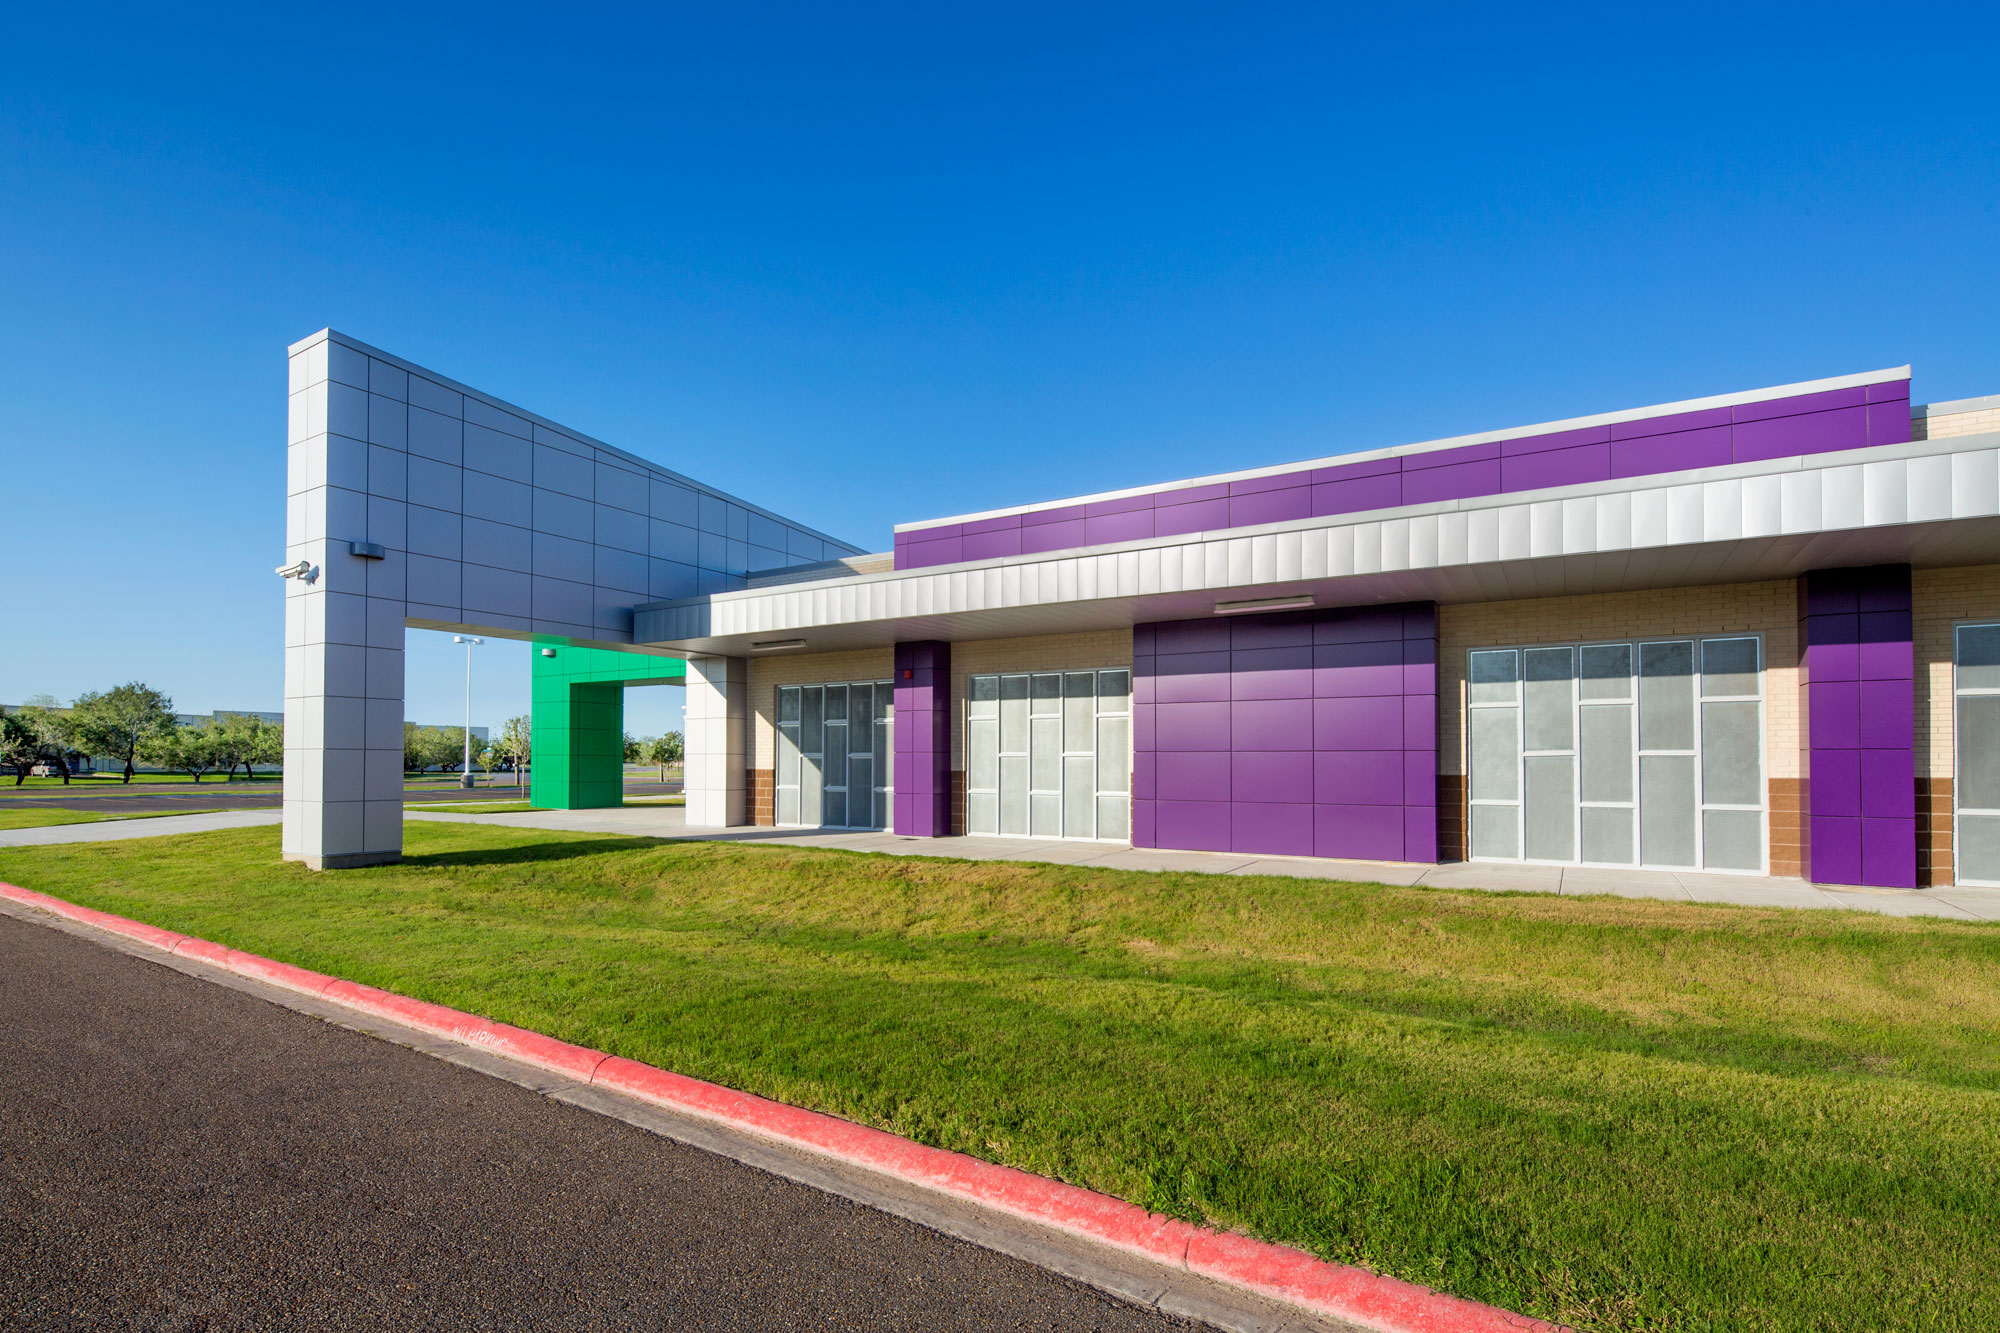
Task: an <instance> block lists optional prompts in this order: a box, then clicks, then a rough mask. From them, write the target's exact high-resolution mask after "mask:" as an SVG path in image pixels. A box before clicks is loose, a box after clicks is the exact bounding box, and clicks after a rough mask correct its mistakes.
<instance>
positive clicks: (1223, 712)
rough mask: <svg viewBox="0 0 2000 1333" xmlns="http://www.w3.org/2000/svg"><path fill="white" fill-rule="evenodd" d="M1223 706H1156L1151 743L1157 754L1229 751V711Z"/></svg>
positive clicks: (1204, 704) (1202, 704)
mask: <svg viewBox="0 0 2000 1333" xmlns="http://www.w3.org/2000/svg"><path fill="white" fill-rule="evenodd" d="M1232 706H1233V705H1230V704H1226V703H1201V704H1155V705H1154V706H1153V725H1154V743H1155V744H1156V745H1158V746H1159V749H1160V753H1162V754H1165V753H1166V752H1168V751H1169V750H1179V751H1191V750H1204V751H1208V752H1210V753H1214V754H1222V753H1226V752H1227V751H1228V750H1229V710H1230V708H1231V707H1232Z"/></svg>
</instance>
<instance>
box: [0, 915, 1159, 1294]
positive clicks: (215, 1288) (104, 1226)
mask: <svg viewBox="0 0 2000 1333" xmlns="http://www.w3.org/2000/svg"><path fill="white" fill-rule="evenodd" d="M0 1043H4V1044H0V1328H6V1329H10V1330H17V1329H37V1330H39V1329H84V1328H89V1329H140V1328H143V1329H148V1330H161V1331H162V1333H177V1331H184V1333H197V1331H200V1330H221V1329H268V1328H284V1329H288V1330H291V1329H297V1330H319V1329H360V1328H367V1329H385V1328H386V1329H405V1328H407V1329H511V1328H537V1329H544V1328H558V1329H571V1328H576V1329H672V1330H676V1331H678V1330H710V1329H717V1330H719V1329H760V1330H761V1329H868V1330H877V1329H880V1330H892V1329H912V1330H919V1329H921V1330H946V1329H1064V1330H1084V1329H1103V1330H1123V1329H1133V1330H1139V1329H1147V1330H1166V1329H1177V1330H1184V1331H1185V1330H1192V1329H1195V1328H1198V1327H1199V1326H1198V1325H1194V1324H1190V1323H1186V1322H1184V1321H1181V1320H1177V1319H1173V1318H1170V1317H1167V1316H1164V1315H1161V1314H1159V1313H1157V1312H1154V1311H1145V1310H1140V1309H1138V1308H1136V1307H1132V1306H1128V1305H1124V1304H1122V1303H1120V1302H1117V1301H1115V1300H1113V1299H1112V1298H1110V1297H1108V1296H1105V1295H1103V1294H1102V1293H1099V1292H1097V1291H1096V1290H1094V1289H1092V1288H1089V1287H1085V1286H1082V1285H1080V1284H1078V1283H1074V1282H1071V1281H1069V1280H1068V1279H1066V1278H1062V1277H1058V1276H1056V1275H1055V1274H1052V1273H1049V1272H1046V1271H1044V1270H1042V1269H1039V1268H1036V1267H1034V1266H1032V1265H1029V1264H1025V1263H1022V1262H1021V1261H1019V1260H1016V1259H1011V1258H1008V1257H1006V1256H1003V1255H999V1254H995V1253H993V1252H991V1251H987V1250H982V1249H979V1248H977V1247H975V1246H972V1245H968V1244H965V1243H964V1242H961V1241H957V1240H953V1239H951V1238H949V1237H946V1236H943V1235H940V1234H938V1233H935V1232H931V1231H927V1230H925V1229H923V1228H921V1227H918V1226H916V1225H914V1224H912V1223H909V1222H905V1221H903V1220H901V1219H899V1218H895V1217H891V1216H889V1215H888V1214H885V1213H880V1212H877V1211H875V1210H873V1209H869V1208H866V1207H863V1206H861V1205H859V1204H855V1203H851V1202H849V1201H847V1200H844V1199H840V1198H837V1197H834V1196H832V1195H827V1194H822V1193H819V1192H818V1191H815V1190H812V1189H808V1188H806V1187H805V1186H802V1185H797V1184H794V1183H792V1182H790V1181H786V1180H782V1179H780V1178H778V1177H775V1176H771V1175H767V1174H765V1173H763V1172H761V1171H757V1170H755V1169H753V1168H751V1167H748V1166H744V1165H741V1164H740V1163H737V1162H734V1161H731V1160H729V1159H727V1158H723V1157H717V1156H713V1155H711V1154H708V1153H705V1152H701V1151H699V1150H697V1149H693V1148H689V1147H685V1146H682V1145H680V1144H677V1143H674V1142H672V1141H670V1140H667V1139H662V1138H659V1137H657V1136H655V1135H652V1134H648V1133H645V1132H644V1131H642V1130H638V1129H634V1128H632V1127H630V1126H627V1125H625V1124H622V1123H620V1122H617V1121H614V1120H609V1119H606V1118H603V1117H601V1116H597V1115H594V1114H591V1113H590V1112H587V1111H583V1110H579V1109H577V1108H574V1107H570V1106H565V1105H562V1104H560V1103H557V1102H553V1101H550V1100H548V1099H547V1098H544V1097H541V1096H538V1095H537V1094H535V1093H533V1092H530V1091H528V1090H527V1089H524V1088H520V1087H516V1086H514V1085H513V1084H510V1083H505V1082H502V1081H500V1080H498V1079H493V1078H489V1077H487V1076H485V1075H482V1074H477V1073H474V1072H472V1071H470V1070H466V1069H461V1068H459V1067H457V1066H455V1065H451V1064H447V1063H445V1062H443V1061H440V1060H436V1059H433V1058H431V1057H429V1056H425V1055H422V1054H420V1053H418V1052H416V1051H412V1050H408V1049H406V1048H404V1047H401V1046H397V1045H393V1044H391V1043H389V1042H385V1041H380V1040H377V1039H375V1038H372V1037H367V1036H363V1035H360V1034H358V1033H354V1032H349V1031H347V1030H345V1029H343V1028H339V1027H335V1026H333V1025H331V1024H328V1023H323V1022H321V1021H319V1020H317V1019H314V1018H310V1017H307V1016H305V1015H302V1014H297V1013H293V1012H292V1011H290V1010H287V1009H283V1008H280V1007H278V1006H276V1005H273V1004H269V1003H267V1002H265V1001H262V1000H259V999H257V998H255V997H253V996H249V995H245V994H242V993H239V992H237V991H233V990H229V989H226V988H223V987H220V986H216V985H214V984H212V983H209V982H206V981H202V980H198V979H196V978H193V977H188V976H185V975H183V974H181V973H179V972H176V971H173V970H171V969H169V968H166V967H162V966H160V965H158V964H155V963H150V962H146V961H143V960H141V959H138V958H134V957H131V956H129V955H127V954H123V953H119V952H117V951H115V950H112V949H108V948H105V947H103V946H101V945H98V944H95V943H92V942H90V941H88V940H84V939H79V938H76V937H74V936H71V935H68V934H64V933H62V932H59V931H56V930H52V929H49V928H47V927H44V926H40V925H35V924H32V923H28V922H23V921H19V920H16V919H14V918H11V917H5V916H0Z"/></svg>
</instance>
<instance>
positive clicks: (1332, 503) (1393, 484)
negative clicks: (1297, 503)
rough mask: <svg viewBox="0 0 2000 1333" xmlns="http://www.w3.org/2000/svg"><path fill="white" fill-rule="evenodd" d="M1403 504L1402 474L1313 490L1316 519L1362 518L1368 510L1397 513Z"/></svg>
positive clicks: (1323, 485)
mask: <svg viewBox="0 0 2000 1333" xmlns="http://www.w3.org/2000/svg"><path fill="white" fill-rule="evenodd" d="M1329 470H1330V469H1329ZM1402 503H1403V475H1402V473H1400V472H1385V473H1382V474H1381V475H1379V476H1373V477H1355V478H1353V479H1351V480H1348V481H1329V482H1321V483H1317V484H1315V485H1314V486H1313V488H1312V513H1313V517H1314V518H1325V517H1327V516H1328V515H1331V514H1358V513H1360V512H1362V511H1363V510H1366V509H1394V508H1396V507H1397V506H1398V505H1400V504H1402Z"/></svg>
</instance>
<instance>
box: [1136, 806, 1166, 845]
mask: <svg viewBox="0 0 2000 1333" xmlns="http://www.w3.org/2000/svg"><path fill="white" fill-rule="evenodd" d="M1155 808H1156V806H1155V804H1154V802H1152V801H1140V800H1135V801H1133V802H1132V845H1133V846H1134V847H1157V846H1159V845H1160V839H1159V835H1158V833H1157V829H1158V827H1159V825H1158V822H1157V819H1156V817H1155V815H1154V810H1155Z"/></svg>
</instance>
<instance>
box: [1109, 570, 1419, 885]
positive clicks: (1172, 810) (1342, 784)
mask: <svg viewBox="0 0 2000 1333" xmlns="http://www.w3.org/2000/svg"><path fill="white" fill-rule="evenodd" d="M1132 660H1133V696H1132V702H1133V791H1132V795H1133V800H1132V841H1133V844H1134V845H1135V846H1141V847H1172V848H1185V849H1192V850H1201V851H1228V852H1256V853H1264V854H1269V855H1283V856H1336V857H1351V858H1356V859H1362V860H1386V861H1435V860H1436V859H1437V608H1436V607H1435V605H1434V604H1432V603H1429V602H1413V603H1403V604H1398V605H1394V606H1377V607H1349V608H1341V609H1337V610H1325V611H1318V610H1315V611H1302V612H1283V613H1278V614H1274V615H1263V616H1242V617H1232V618H1229V619H1222V618H1216V619H1210V620H1186V621H1166V622H1160V623H1157V624H1151V625H1140V626H1137V627H1136V628H1135V629H1134V630H1133V636H1132Z"/></svg>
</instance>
